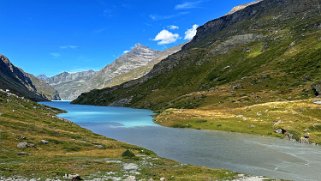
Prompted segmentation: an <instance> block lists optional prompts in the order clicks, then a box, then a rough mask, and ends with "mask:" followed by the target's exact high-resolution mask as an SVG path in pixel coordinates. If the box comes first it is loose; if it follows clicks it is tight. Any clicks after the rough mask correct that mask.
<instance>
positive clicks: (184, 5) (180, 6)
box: [175, 1, 202, 10]
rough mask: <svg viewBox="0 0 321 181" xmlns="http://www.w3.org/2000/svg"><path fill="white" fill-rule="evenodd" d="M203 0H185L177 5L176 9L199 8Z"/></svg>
mask: <svg viewBox="0 0 321 181" xmlns="http://www.w3.org/2000/svg"><path fill="white" fill-rule="evenodd" d="M201 3H202V1H188V2H183V3H181V4H177V5H176V6H175V9H176V10H186V9H194V8H198V7H199V4H201Z"/></svg>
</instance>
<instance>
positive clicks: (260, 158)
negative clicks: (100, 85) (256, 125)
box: [43, 102, 321, 180]
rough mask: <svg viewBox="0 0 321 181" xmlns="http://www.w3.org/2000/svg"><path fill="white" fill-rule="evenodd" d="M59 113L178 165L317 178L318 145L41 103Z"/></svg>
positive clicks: (120, 111) (140, 113) (146, 115)
mask: <svg viewBox="0 0 321 181" xmlns="http://www.w3.org/2000/svg"><path fill="white" fill-rule="evenodd" d="M43 104H45V105H48V106H51V107H56V108H59V109H63V110H66V111H68V113H64V114H60V115H59V117H62V118H66V119H68V120H71V121H73V122H74V123H76V124H78V125H80V126H82V127H84V128H87V129H89V130H92V131H93V132H95V133H98V134H101V135H105V136H107V137H110V138H114V139H117V140H120V141H123V142H127V143H130V144H134V145H138V146H142V147H144V148H147V149H150V150H152V151H154V152H155V153H157V154H158V155H159V156H161V157H164V158H169V159H172V160H176V161H179V162H181V163H187V164H193V165H201V166H207V167H211V168H226V169H229V170H232V171H236V172H241V173H246V174H251V175H257V176H267V177H270V178H279V179H290V180H321V147H319V146H311V145H302V144H298V143H292V142H289V141H285V140H281V139H276V138H270V137H260V136H252V135H246V134H238V133H226V132H219V131H200V130H192V129H175V128H165V127H162V126H159V125H157V124H155V123H154V122H153V117H152V116H153V112H152V111H149V110H141V109H130V108H119V107H99V106H87V105H72V104H70V103H69V102H45V103H43Z"/></svg>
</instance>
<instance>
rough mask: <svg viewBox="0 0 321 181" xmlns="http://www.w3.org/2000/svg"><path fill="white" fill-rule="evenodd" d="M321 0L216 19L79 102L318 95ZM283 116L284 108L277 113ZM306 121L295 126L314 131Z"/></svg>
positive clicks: (185, 105) (154, 103) (179, 105)
mask: <svg viewBox="0 0 321 181" xmlns="http://www.w3.org/2000/svg"><path fill="white" fill-rule="evenodd" d="M320 4H321V2H320V0H291V1H285V0H265V1H262V2H260V3H258V4H255V5H252V6H249V7H247V8H245V9H243V10H240V11H238V12H236V13H234V14H231V15H227V16H224V17H221V18H219V19H216V20H213V21H210V22H208V23H206V24H205V25H203V26H201V27H200V28H198V32H197V35H196V36H195V37H194V39H193V40H192V41H191V42H190V43H188V44H187V45H185V46H184V47H183V50H182V51H180V52H178V53H176V54H174V55H172V56H170V57H168V58H167V59H165V60H163V61H162V62H161V63H159V64H157V65H156V66H155V67H154V69H153V70H152V71H151V72H150V73H149V74H147V75H146V76H145V77H143V78H141V79H139V80H136V81H131V82H128V83H125V84H123V85H120V86H116V87H113V88H110V89H102V90H95V91H92V92H90V93H86V94H83V95H81V96H80V97H79V98H78V99H77V100H76V101H74V103H80V104H97V105H109V104H113V105H115V104H116V105H122V106H133V107H142V108H150V109H153V110H156V111H159V112H162V111H165V110H166V109H169V108H175V109H207V110H212V111H216V110H217V109H223V110H224V109H229V110H233V109H234V108H239V109H242V108H243V109H245V108H246V107H247V106H254V105H257V106H260V105H261V104H263V103H268V102H284V101H285V102H287V101H293V100H306V99H309V98H314V97H316V96H318V95H320V93H321V83H320V81H321V71H320V67H321V54H320V52H321V39H320V38H321V24H320V22H321V13H320V12H321V6H320ZM288 103H289V104H291V102H288ZM291 106H292V105H290V107H291ZM308 107H309V106H308ZM304 108H306V107H304ZM285 111H288V109H287V108H286V109H285ZM181 116H184V115H181ZM282 116H283V114H282V113H281V112H280V115H279V116H276V117H275V118H276V119H277V118H279V117H282ZM315 117H316V118H317V119H318V120H319V118H320V117H319V115H315ZM296 118H297V119H298V118H299V117H296ZM172 119H173V118H172ZM213 119H214V118H213ZM257 119H258V118H257ZM270 119H274V117H271V118H267V120H266V121H267V122H268V125H269V126H268V127H265V131H264V133H263V132H260V134H264V135H270V134H271V133H272V132H273V131H274V130H273V129H274V128H273V127H272V126H271V125H270V121H271V120H270ZM291 119H292V118H291ZM318 120H314V121H309V124H313V123H318ZM175 121H176V120H175V119H173V120H172V122H175ZM284 121H293V120H290V118H289V119H285V120H284ZM173 124H174V123H173ZM173 124H172V123H171V124H170V123H168V124H165V125H172V126H173ZM179 124H180V123H179ZM186 124H189V123H186ZM218 124H219V123H218ZM233 124H235V125H238V124H237V123H233ZM288 124H290V122H288ZM293 124H302V122H297V123H293ZM250 125H251V124H250ZM230 126H232V125H230ZM191 127H194V128H198V127H199V126H193V124H191ZM285 127H286V126H285ZM294 127H295V126H294ZM299 127H300V126H299V125H298V128H289V129H290V131H292V132H293V133H296V132H297V133H296V134H297V135H298V136H301V135H304V134H305V133H307V132H309V129H307V128H306V127H305V126H303V127H304V128H305V129H304V130H305V131H303V130H302V129H301V127H300V128H299ZM303 127H302V128H303ZM308 127H309V126H308ZM202 128H205V129H221V128H216V127H213V126H212V127H211V126H203V127H202ZM225 129H226V130H232V131H240V132H252V131H251V130H249V128H246V129H245V128H244V130H235V129H233V128H225ZM284 129H285V128H284ZM258 132H259V131H257V133H258ZM317 135H318V134H317ZM315 141H316V140H315ZM319 141H320V140H318V141H317V142H319Z"/></svg>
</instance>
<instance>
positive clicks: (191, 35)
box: [184, 24, 198, 40]
mask: <svg viewBox="0 0 321 181" xmlns="http://www.w3.org/2000/svg"><path fill="white" fill-rule="evenodd" d="M197 28H198V25H196V24H195V25H193V26H192V28H190V29H188V30H186V32H185V38H184V39H185V40H192V39H193V38H194V36H195V35H196V33H197Z"/></svg>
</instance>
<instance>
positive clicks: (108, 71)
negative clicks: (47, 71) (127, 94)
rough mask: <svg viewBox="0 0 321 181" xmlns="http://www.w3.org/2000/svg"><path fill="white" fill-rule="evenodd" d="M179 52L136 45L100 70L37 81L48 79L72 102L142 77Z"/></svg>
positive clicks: (175, 48)
mask: <svg viewBox="0 0 321 181" xmlns="http://www.w3.org/2000/svg"><path fill="white" fill-rule="evenodd" d="M180 49H181V46H176V47H173V48H170V49H167V50H165V51H156V50H152V49H150V48H148V47H146V46H143V45H141V44H136V45H135V46H134V47H133V48H132V49H131V50H130V51H129V52H127V53H125V54H123V55H122V56H120V57H119V58H118V59H116V60H115V61H114V62H113V63H112V64H110V65H107V66H106V67H104V68H103V69H102V70H100V71H97V72H95V71H93V70H89V71H84V72H78V73H68V72H63V73H61V74H59V75H56V76H53V77H50V78H48V77H46V76H44V75H41V76H39V77H38V78H40V79H43V80H45V81H46V82H47V83H48V84H50V85H51V86H52V87H54V88H55V89H56V90H57V91H58V92H59V95H60V96H61V98H62V99H65V100H73V99H76V98H77V97H78V96H79V95H80V94H81V93H84V92H88V91H90V90H93V89H101V88H106V87H112V86H115V85H119V84H121V83H124V82H127V81H130V80H133V79H137V78H140V77H142V76H143V75H145V74H147V73H148V72H149V71H150V70H151V69H152V68H153V66H154V65H155V64H156V63H158V62H160V61H161V60H162V59H164V58H166V57H167V56H169V55H171V54H173V53H175V52H177V51H179V50H180Z"/></svg>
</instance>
